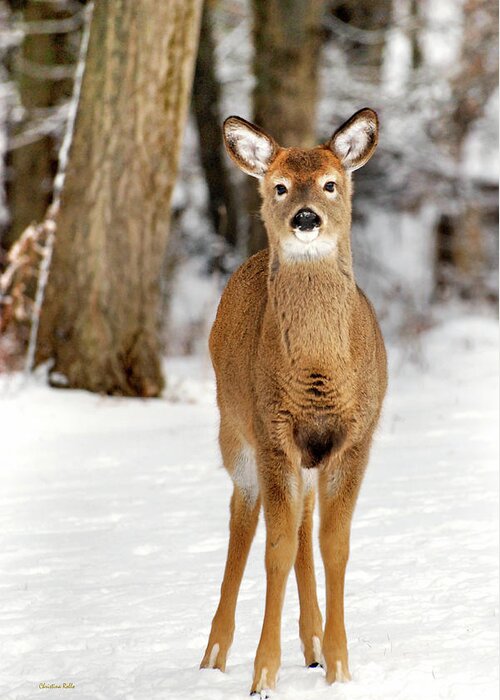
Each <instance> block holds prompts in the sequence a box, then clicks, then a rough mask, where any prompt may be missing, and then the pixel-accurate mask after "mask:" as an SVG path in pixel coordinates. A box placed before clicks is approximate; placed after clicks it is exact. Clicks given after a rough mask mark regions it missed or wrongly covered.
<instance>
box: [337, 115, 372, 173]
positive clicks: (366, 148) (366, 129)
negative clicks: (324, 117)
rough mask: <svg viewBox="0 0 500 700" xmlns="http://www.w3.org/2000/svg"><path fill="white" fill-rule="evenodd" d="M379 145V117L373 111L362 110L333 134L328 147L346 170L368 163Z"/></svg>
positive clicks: (355, 168)
mask: <svg viewBox="0 0 500 700" xmlns="http://www.w3.org/2000/svg"><path fill="white" fill-rule="evenodd" d="M377 143H378V117H377V114H376V113H375V112H374V111H373V109H368V108H367V107H365V109H360V110H359V112H356V113H355V114H353V115H352V117H351V118H350V119H348V120H347V121H346V122H345V123H344V124H342V126H341V127H340V128H339V129H337V131H336V132H335V133H334V134H333V136H332V138H331V140H330V142H329V143H328V147H329V148H330V149H331V150H332V151H333V153H334V154H335V155H336V156H337V158H338V159H339V160H340V162H341V163H342V165H343V166H344V168H345V169H346V170H349V171H351V170H357V169H358V168H361V166H362V165H364V164H365V163H367V162H368V161H369V160H370V158H371V157H372V155H373V152H374V151H375V148H376V147H377Z"/></svg>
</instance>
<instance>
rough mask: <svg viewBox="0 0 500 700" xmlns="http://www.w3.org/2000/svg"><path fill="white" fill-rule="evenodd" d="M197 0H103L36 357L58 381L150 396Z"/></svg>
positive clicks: (158, 378) (156, 383)
mask: <svg viewBox="0 0 500 700" xmlns="http://www.w3.org/2000/svg"><path fill="white" fill-rule="evenodd" d="M201 6H202V1H201V0H170V1H169V2H164V3H163V2H162V3H158V2H156V1H155V0H142V2H140V3H135V2H128V1H127V0H99V2H97V3H96V4H95V9H94V15H93V18H92V24H91V32H90V41H89V48H88V54H87V63H86V68H85V74H84V79H83V84H82V92H81V98H80V104H79V109H78V114H77V119H76V124H75V132H74V136H73V143H72V146H71V150H70V156H69V163H68V168H67V173H66V180H65V184H64V189H63V193H62V197H61V206H60V211H59V214H58V216H57V221H56V224H57V235H56V245H55V249H54V257H53V262H52V268H51V272H50V277H49V284H48V288H47V295H46V299H45V303H44V307H43V310H42V318H41V326H40V335H39V346H38V359H39V360H41V359H44V358H53V361H54V365H53V370H52V374H51V376H52V378H53V381H54V383H60V380H61V375H62V376H63V377H64V379H63V381H62V383H63V384H66V385H68V386H71V387H77V388H78V387H79V388H84V389H88V390H91V391H95V392H101V393H106V394H122V395H139V396H156V395H158V394H159V393H160V391H161V389H162V387H163V378H162V373H161V367H160V353H159V342H158V321H159V319H158V312H157V308H158V301H159V299H158V296H159V295H158V286H159V275H160V268H161V263H162V260H163V255H164V250H165V245H166V241H167V235H168V221H169V213H170V198H171V193H172V188H173V185H174V181H175V176H176V172H177V164H178V156H179V147H180V141H181V136H182V130H183V126H184V122H185V118H186V113H187V108H188V100H189V93H190V89H191V83H192V74H193V68H194V62H195V57H196V48H197V43H198V30H199V20H200V15H201Z"/></svg>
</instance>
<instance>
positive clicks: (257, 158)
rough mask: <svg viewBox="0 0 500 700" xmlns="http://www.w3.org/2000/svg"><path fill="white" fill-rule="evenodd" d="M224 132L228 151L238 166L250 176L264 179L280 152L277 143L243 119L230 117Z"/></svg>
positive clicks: (225, 124) (225, 123)
mask: <svg viewBox="0 0 500 700" xmlns="http://www.w3.org/2000/svg"><path fill="white" fill-rule="evenodd" d="M223 132H224V143H225V144H226V150H227V152H228V153H229V155H230V157H231V158H232V159H233V160H234V162H235V163H236V165H237V166H238V167H239V168H241V170H243V172H245V173H247V174H248V175H253V177H258V178H261V177H264V175H265V173H266V170H267V169H268V167H269V166H270V164H271V162H272V161H273V160H274V158H275V156H276V154H277V152H278V148H279V147H278V144H277V143H276V141H275V140H274V139H273V138H271V136H268V135H267V134H266V133H265V132H264V131H262V129H259V127H258V126H255V124H251V123H250V122H247V121H246V120H245V119H241V117H228V118H227V119H226V121H225V122H224V126H223Z"/></svg>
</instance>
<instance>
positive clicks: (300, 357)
mask: <svg viewBox="0 0 500 700" xmlns="http://www.w3.org/2000/svg"><path fill="white" fill-rule="evenodd" d="M268 290H269V302H270V303H269V307H270V308H269V311H270V313H271V314H272V315H273V317H274V322H275V324H276V325H277V326H278V329H279V335H280V338H281V343H282V347H283V351H284V353H285V354H286V355H287V356H288V358H289V360H290V363H291V364H292V365H293V366H295V367H297V368H300V367H305V366H307V367H328V366H330V365H331V364H332V363H335V362H337V361H338V360H339V359H341V358H346V357H347V355H348V353H349V329H350V319H351V314H352V309H353V304H354V303H355V296H356V285H355V282H354V276H353V273H352V266H351V268H350V269H345V268H341V267H339V265H338V264H337V262H336V261H335V260H333V261H332V260H331V259H320V260H317V261H308V262H306V261H304V262H296V263H282V262H280V261H279V259H278V258H277V257H274V258H273V256H272V255H271V263H270V270H269V278H268Z"/></svg>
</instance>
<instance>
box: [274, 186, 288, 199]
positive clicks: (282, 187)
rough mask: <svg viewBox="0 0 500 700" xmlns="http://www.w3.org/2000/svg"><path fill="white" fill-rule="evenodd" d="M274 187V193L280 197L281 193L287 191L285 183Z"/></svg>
mask: <svg viewBox="0 0 500 700" xmlns="http://www.w3.org/2000/svg"><path fill="white" fill-rule="evenodd" d="M274 189H275V190H276V194H277V195H278V196H279V197H281V195H284V194H286V193H287V192H288V190H287V188H286V187H285V185H276V187H275V188H274Z"/></svg>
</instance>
